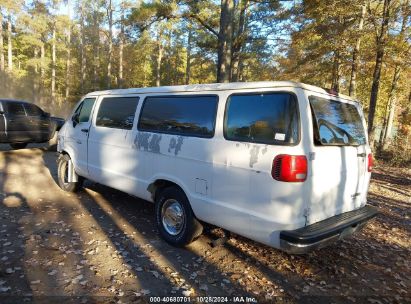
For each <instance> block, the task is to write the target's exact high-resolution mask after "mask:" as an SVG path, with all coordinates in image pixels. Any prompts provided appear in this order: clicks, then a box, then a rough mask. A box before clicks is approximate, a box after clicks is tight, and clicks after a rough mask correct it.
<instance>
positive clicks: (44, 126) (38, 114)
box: [0, 99, 64, 149]
mask: <svg viewBox="0 0 411 304" xmlns="http://www.w3.org/2000/svg"><path fill="white" fill-rule="evenodd" d="M63 124H64V119H62V118H57V117H51V116H50V114H49V113H47V112H44V111H43V110H42V109H41V108H39V107H38V106H36V105H35V104H32V103H29V102H26V101H22V100H14V99H0V143H8V144H10V146H11V147H12V148H13V149H22V148H24V147H26V146H27V144H29V143H43V142H47V141H49V140H50V139H51V138H53V136H54V133H55V132H56V131H58V130H60V128H61V127H62V126H63Z"/></svg>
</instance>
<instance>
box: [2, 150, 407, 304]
mask: <svg viewBox="0 0 411 304" xmlns="http://www.w3.org/2000/svg"><path fill="white" fill-rule="evenodd" d="M0 149H1V150H2V151H1V152H0V187H1V188H0V216H1V222H0V303H22V302H24V301H33V300H34V301H36V302H39V303H40V302H44V303H51V302H72V303H106V302H107V303H128V302H138V301H149V300H150V297H163V296H164V297H167V296H191V300H192V301H196V300H201V301H199V302H203V303H206V302H207V301H206V300H207V299H198V298H195V296H224V297H229V298H227V300H228V301H229V302H232V301H233V300H234V298H233V297H244V298H243V299H244V300H245V297H248V298H251V299H254V300H256V301H259V302H277V303H295V302H298V303H301V302H302V303H321V302H322V303H330V302H337V303H346V302H353V303H354V302H355V303H362V302H367V303H392V302H397V303H405V302H411V296H410V290H411V269H410V268H411V267H410V266H411V259H410V256H411V249H410V248H411V233H410V227H411V225H410V224H411V219H410V217H411V212H410V206H411V199H410V193H411V170H409V169H408V170H407V169H401V170H400V169H392V168H377V169H376V171H375V173H374V174H373V182H372V186H371V189H370V194H369V200H370V203H371V204H372V205H374V206H377V207H379V208H380V210H381V215H379V216H378V218H376V219H374V220H373V221H372V222H371V223H370V224H369V225H368V226H367V227H366V228H365V229H364V230H363V231H362V232H360V233H357V234H356V235H355V236H354V237H352V238H350V239H347V240H344V241H341V242H339V243H337V244H335V245H333V246H331V247H328V248H325V249H322V250H319V251H316V252H314V253H311V254H309V255H304V256H293V255H288V254H286V253H283V252H281V251H278V250H275V249H272V248H269V247H267V246H263V245H260V244H257V243H255V242H253V241H250V240H247V239H244V238H242V237H239V236H234V237H233V238H231V239H230V241H229V242H228V243H226V244H225V245H224V246H220V247H216V248H212V247H211V246H210V241H211V240H212V239H213V238H215V235H216V234H219V233H220V231H219V230H218V229H217V230H216V229H214V230H210V231H208V232H207V233H206V234H205V235H204V236H202V237H200V239H199V240H197V241H196V242H194V243H193V244H192V245H190V246H189V247H187V248H185V249H178V248H174V247H171V246H169V245H168V244H166V243H165V242H164V241H162V240H161V239H160V238H159V236H158V234H157V230H156V227H155V225H154V208H153V205H152V204H150V203H148V202H145V201H142V200H139V199H136V198H133V197H130V196H128V195H126V194H123V193H121V192H118V191H115V190H113V189H110V188H107V187H104V186H101V185H98V184H94V183H91V182H86V184H85V188H84V190H82V191H81V192H80V193H78V194H68V193H65V192H63V191H62V190H60V188H59V187H58V186H57V184H56V183H55V177H56V152H52V151H47V149H45V148H41V146H37V148H33V147H29V148H27V149H23V150H18V151H7V147H6V146H4V145H0ZM152 300H156V299H152ZM160 300H165V299H163V298H160ZM209 300H213V299H209ZM214 300H216V299H214ZM223 300H224V299H223ZM238 300H241V298H238ZM208 302H209V303H210V301H208Z"/></svg>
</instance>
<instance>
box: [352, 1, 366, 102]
mask: <svg viewBox="0 0 411 304" xmlns="http://www.w3.org/2000/svg"><path fill="white" fill-rule="evenodd" d="M365 12H366V5H365V3H364V4H363V5H362V6H361V16H360V21H359V24H358V33H357V41H356V43H355V47H354V51H353V53H352V65H351V78H350V88H349V95H350V96H352V97H355V94H356V92H355V91H356V80H357V69H358V55H359V54H360V46H361V33H362V30H363V28H364V18H365Z"/></svg>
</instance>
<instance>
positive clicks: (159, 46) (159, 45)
mask: <svg viewBox="0 0 411 304" xmlns="http://www.w3.org/2000/svg"><path fill="white" fill-rule="evenodd" d="M161 39H162V33H161V29H159V30H158V35H157V51H158V53H157V60H156V86H157V87H159V86H160V85H161V61H162V60H163V44H162V43H161Z"/></svg>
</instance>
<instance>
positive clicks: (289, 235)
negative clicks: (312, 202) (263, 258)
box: [280, 205, 378, 254]
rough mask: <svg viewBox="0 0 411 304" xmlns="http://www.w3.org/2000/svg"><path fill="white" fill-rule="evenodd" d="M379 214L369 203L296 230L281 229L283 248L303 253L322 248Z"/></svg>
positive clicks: (281, 244)
mask: <svg viewBox="0 0 411 304" xmlns="http://www.w3.org/2000/svg"><path fill="white" fill-rule="evenodd" d="M377 214H378V211H377V209H376V208H374V207H371V206H368V205H367V206H365V207H363V208H360V209H357V210H354V211H349V212H345V213H341V214H338V215H336V216H333V217H330V218H328V219H326V220H323V221H320V222H318V223H315V224H312V225H309V226H305V227H302V228H299V229H296V230H287V231H281V233H280V246H281V249H283V250H284V251H286V252H289V253H294V254H303V253H307V252H310V251H312V250H314V249H318V248H322V247H324V246H326V245H328V244H330V243H332V242H335V241H336V240H339V239H342V238H344V237H346V236H348V235H351V234H353V233H354V232H355V231H357V230H359V229H360V228H361V227H362V226H364V225H365V223H366V222H367V221H369V220H370V219H372V218H373V217H375V216H376V215H377Z"/></svg>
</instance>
